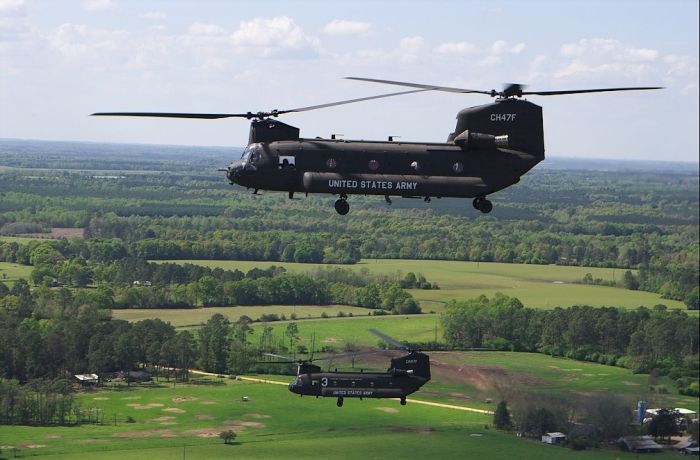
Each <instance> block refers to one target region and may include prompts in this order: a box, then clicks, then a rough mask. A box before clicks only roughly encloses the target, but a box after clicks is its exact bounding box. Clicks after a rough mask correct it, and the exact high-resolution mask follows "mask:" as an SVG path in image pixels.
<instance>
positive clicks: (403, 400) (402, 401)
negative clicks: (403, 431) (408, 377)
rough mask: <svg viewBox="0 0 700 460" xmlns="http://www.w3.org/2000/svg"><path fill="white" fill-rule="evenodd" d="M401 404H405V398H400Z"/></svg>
mask: <svg viewBox="0 0 700 460" xmlns="http://www.w3.org/2000/svg"><path fill="white" fill-rule="evenodd" d="M401 405H402V406H405V405H406V398H401Z"/></svg>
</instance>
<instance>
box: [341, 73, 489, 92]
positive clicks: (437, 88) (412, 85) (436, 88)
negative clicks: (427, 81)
mask: <svg viewBox="0 0 700 460" xmlns="http://www.w3.org/2000/svg"><path fill="white" fill-rule="evenodd" d="M345 78H346V79H348V80H358V81H369V82H372V83H385V84H387V85H398V86H408V87H409V88H421V89H422V90H424V91H447V92H449V93H479V94H491V91H481V90H476V89H465V88H452V87H450V86H438V85H424V84H421V83H408V82H405V81H394V80H380V79H378V78H361V77H345Z"/></svg>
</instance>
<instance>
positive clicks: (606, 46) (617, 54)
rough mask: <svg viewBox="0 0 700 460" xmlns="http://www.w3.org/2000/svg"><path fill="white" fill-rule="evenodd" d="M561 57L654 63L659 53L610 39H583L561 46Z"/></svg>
mask: <svg viewBox="0 0 700 460" xmlns="http://www.w3.org/2000/svg"><path fill="white" fill-rule="evenodd" d="M561 55H562V56H563V57H568V58H587V59H592V58H596V57H597V58H602V57H604V58H606V59H612V60H616V61H630V62H640V61H654V60H656V59H657V58H658V56H659V52H658V51H657V50H653V49H649V48H634V47H630V46H627V45H625V44H623V43H622V42H621V41H619V40H615V39H610V38H590V39H589V38H584V39H581V40H579V41H578V42H576V43H565V44H563V45H562V46H561Z"/></svg>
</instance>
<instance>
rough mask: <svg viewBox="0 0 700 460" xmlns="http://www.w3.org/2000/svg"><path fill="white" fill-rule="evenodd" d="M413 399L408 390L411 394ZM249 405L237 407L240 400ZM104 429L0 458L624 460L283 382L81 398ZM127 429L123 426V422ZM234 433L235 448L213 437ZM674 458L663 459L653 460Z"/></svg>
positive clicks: (43, 433) (65, 431)
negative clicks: (318, 394) (338, 400)
mask: <svg viewBox="0 0 700 460" xmlns="http://www.w3.org/2000/svg"><path fill="white" fill-rule="evenodd" d="M419 395H420V393H418V394H416V395H415V396H416V398H418V396H419ZM244 396H245V397H247V401H243V397H244ZM79 399H80V402H81V404H82V407H83V408H88V407H95V408H99V411H100V413H101V414H102V420H103V424H100V425H82V426H76V427H26V426H3V427H1V428H0V439H1V440H2V442H1V444H2V446H3V447H2V448H3V454H4V455H5V456H7V457H12V455H13V453H12V452H13V451H11V450H10V449H11V447H16V448H18V449H19V451H18V452H17V454H18V456H21V457H33V456H41V457H42V458H47V459H92V458H95V457H98V458H100V459H119V460H124V459H141V458H148V459H156V460H157V459H171V458H188V459H212V458H231V457H234V458H255V459H260V458H265V459H281V458H297V457H299V456H304V455H305V454H308V453H313V455H314V456H315V457H319V458H338V459H363V460H364V459H375V458H376V459H385V458H489V459H511V458H519V459H522V460H528V459H558V458H573V459H591V460H595V459H614V458H619V459H626V458H629V459H632V458H635V457H634V455H633V454H626V453H623V452H619V451H617V450H589V451H584V452H575V451H571V450H569V449H564V448H561V447H551V446H545V445H543V444H541V443H539V442H536V441H533V440H525V439H522V438H518V437H516V436H514V435H511V434H504V433H499V432H496V431H495V430H493V429H492V428H490V427H487V425H489V426H490V424H491V416H489V415H484V414H477V413H470V412H463V411H457V410H452V409H445V408H437V407H428V406H424V405H420V404H415V403H410V402H409V404H408V405H407V406H400V405H399V403H398V402H397V401H394V400H371V399H365V400H362V401H360V400H356V399H349V400H347V401H346V404H345V406H344V407H343V408H342V409H341V408H337V407H336V406H335V401H334V400H333V399H332V398H321V399H313V398H299V397H297V396H293V395H291V394H290V393H289V392H288V390H287V388H286V387H285V386H278V385H267V384H260V383H248V382H239V381H231V380H224V384H222V385H219V386H195V385H177V386H172V385H169V384H164V385H162V387H161V388H134V389H130V390H126V389H124V390H121V391H96V392H90V393H85V394H82V395H80V396H79ZM127 416H128V417H131V418H132V419H133V420H134V422H133V423H125V420H126V417H127ZM115 422H116V424H115ZM224 429H233V430H234V431H236V432H237V433H238V436H237V438H236V442H235V444H234V445H224V443H223V441H222V440H221V439H219V438H218V433H219V432H220V431H222V430H224ZM671 455H673V457H674V458H675V457H676V456H677V454H661V455H657V456H655V458H665V457H667V456H668V457H669V458H670V457H671Z"/></svg>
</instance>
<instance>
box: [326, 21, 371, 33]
mask: <svg viewBox="0 0 700 460" xmlns="http://www.w3.org/2000/svg"><path fill="white" fill-rule="evenodd" d="M371 30H372V24H370V23H369V22H360V21H347V20H345V19H334V20H333V21H331V22H329V23H328V24H326V25H325V26H323V33H325V34H328V35H365V34H367V33H369V32H370V31H371Z"/></svg>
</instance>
